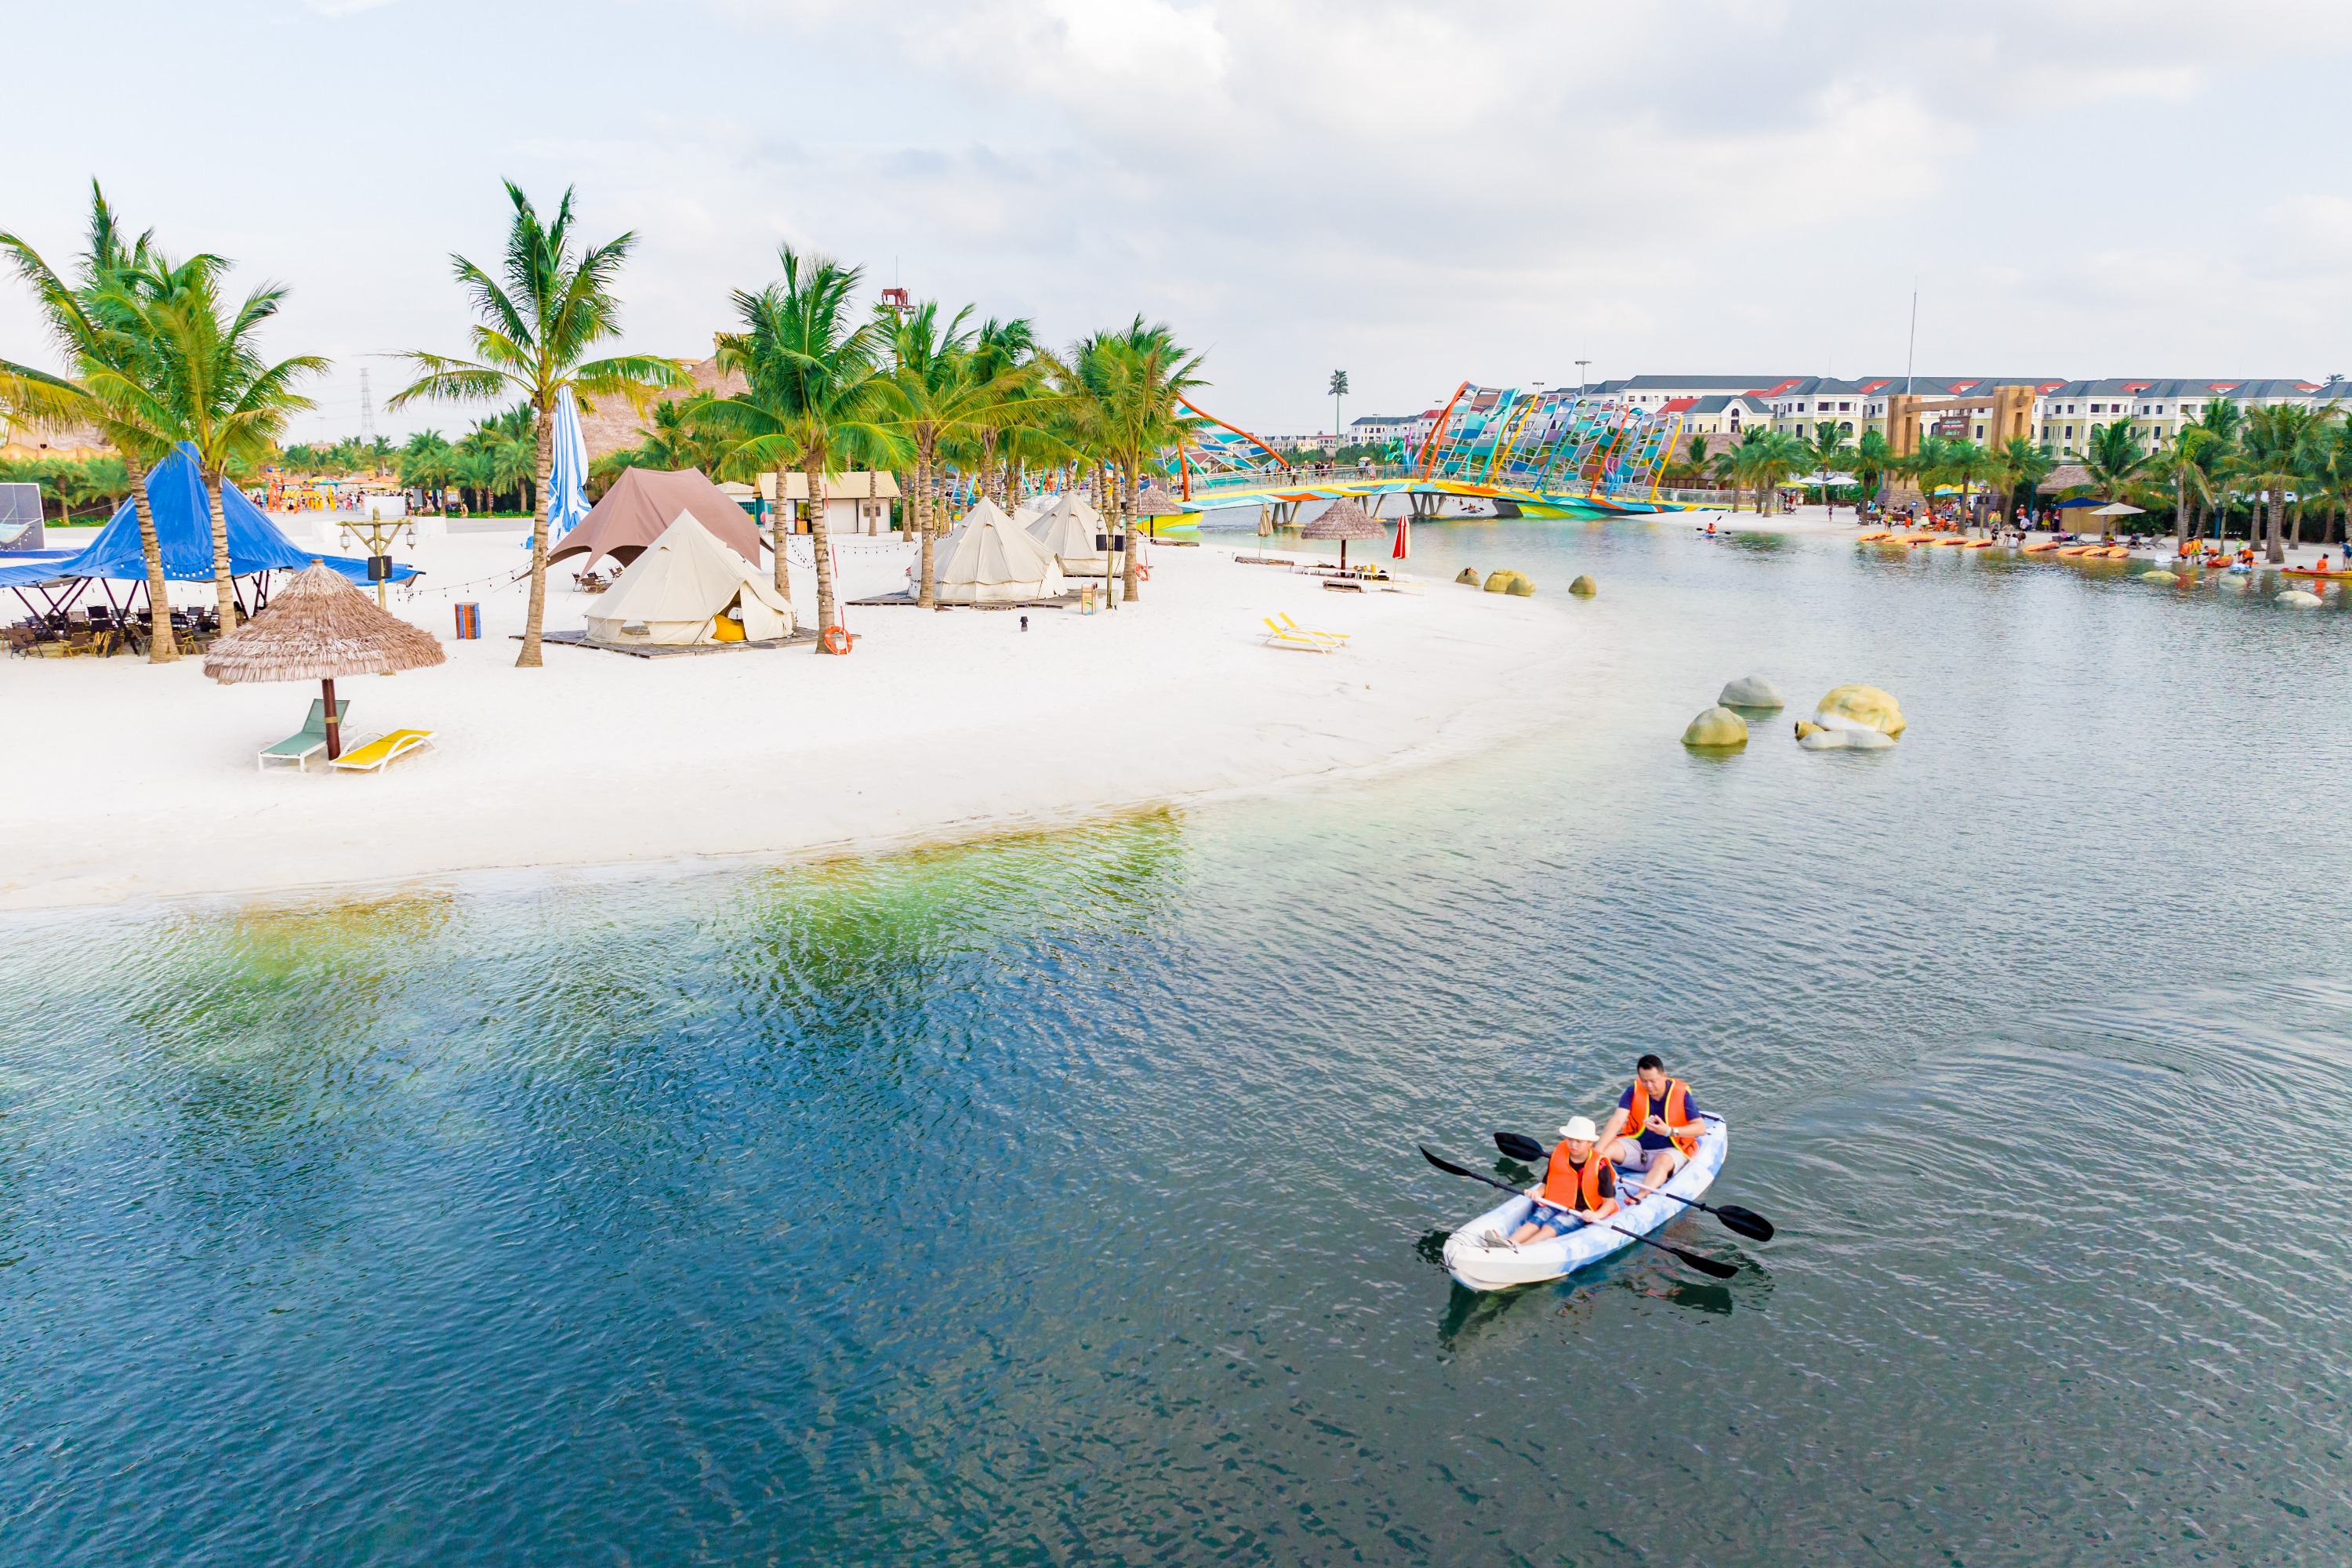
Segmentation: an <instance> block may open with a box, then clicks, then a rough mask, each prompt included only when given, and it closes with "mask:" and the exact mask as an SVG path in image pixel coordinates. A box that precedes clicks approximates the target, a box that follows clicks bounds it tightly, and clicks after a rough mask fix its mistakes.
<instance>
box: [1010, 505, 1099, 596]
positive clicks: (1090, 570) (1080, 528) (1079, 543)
mask: <svg viewBox="0 0 2352 1568" xmlns="http://www.w3.org/2000/svg"><path fill="white" fill-rule="evenodd" d="M1102 525H1103V524H1102V513H1100V512H1098V511H1097V510H1095V509H1094V508H1093V507H1092V506H1091V505H1089V504H1087V498H1086V497H1084V496H1082V495H1076V494H1074V493H1071V492H1067V491H1065V492H1064V493H1063V495H1062V497H1061V499H1060V500H1056V501H1055V503H1054V504H1053V505H1052V506H1051V507H1049V508H1047V509H1046V510H1045V515H1044V516H1042V517H1040V518H1038V519H1037V521H1034V522H1033V523H1031V524H1030V525H1029V537H1030V538H1032V539H1034V540H1035V541H1036V542H1037V543H1038V545H1039V547H1040V548H1042V549H1044V550H1046V551H1048V552H1051V553H1052V555H1053V557H1054V559H1055V560H1056V561H1059V562H1060V563H1062V570H1063V571H1064V572H1066V573H1068V574H1070V575H1071V576H1073V577H1107V576H1108V575H1109V574H1110V552H1108V551H1107V550H1097V549H1096V548H1095V539H1096V537H1097V535H1098V534H1100V533H1101V532H1102Z"/></svg>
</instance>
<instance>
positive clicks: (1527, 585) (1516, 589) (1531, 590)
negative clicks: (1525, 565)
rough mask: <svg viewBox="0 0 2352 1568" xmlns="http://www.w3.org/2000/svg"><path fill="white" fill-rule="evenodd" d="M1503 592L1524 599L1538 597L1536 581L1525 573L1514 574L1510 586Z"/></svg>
mask: <svg viewBox="0 0 2352 1568" xmlns="http://www.w3.org/2000/svg"><path fill="white" fill-rule="evenodd" d="M1503 592H1504V593H1506V594H1511V595H1517V597H1519V598H1522V599H1532V598H1534V597H1535V596H1536V580H1535V579H1534V578H1532V577H1530V576H1528V574H1526V573H1524V572H1514V573H1512V574H1511V582H1510V586H1508V587H1507V588H1505V589H1504V590H1503Z"/></svg>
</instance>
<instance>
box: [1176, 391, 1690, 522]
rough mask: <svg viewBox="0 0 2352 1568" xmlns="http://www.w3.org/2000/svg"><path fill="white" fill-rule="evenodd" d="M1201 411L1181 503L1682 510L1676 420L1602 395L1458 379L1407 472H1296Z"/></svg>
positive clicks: (1188, 441) (1180, 470) (1282, 517)
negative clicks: (1463, 502)
mask: <svg viewBox="0 0 2352 1568" xmlns="http://www.w3.org/2000/svg"><path fill="white" fill-rule="evenodd" d="M1184 406H1185V407H1186V408H1187V409H1190V410H1191V411H1192V414H1193V415H1195V416H1197V418H1196V420H1195V422H1194V426H1193V428H1192V429H1191V430H1190V431H1188V432H1187V433H1186V435H1185V437H1184V438H1183V440H1182V442H1181V444H1180V445H1179V447H1177V449H1176V451H1175V452H1174V453H1172V454H1171V455H1170V457H1169V459H1168V466H1169V468H1170V477H1171V478H1173V479H1178V480H1179V482H1180V488H1181V494H1182V501H1181V504H1182V505H1183V506H1184V508H1185V510H1188V511H1193V512H1200V511H1211V510H1221V509H1223V508H1226V507H1234V506H1249V505H1252V504H1258V505H1265V506H1270V507H1272V508H1274V509H1275V510H1276V521H1277V522H1278V523H1279V522H1286V521H1289V515H1290V514H1291V513H1293V512H1295V511H1296V510H1297V505H1298V503H1300V502H1302V501H1307V500H1336V499H1337V498H1339V497H1340V496H1359V497H1362V496H1375V497H1376V496H1382V495H1398V494H1401V495H1403V496H1404V497H1405V498H1406V500H1407V505H1408V507H1409V508H1410V510H1411V514H1412V516H1415V517H1427V516H1432V515H1434V514H1435V513H1436V511H1437V510H1438V509H1439V508H1440V507H1442V506H1443V505H1444V501H1445V498H1446V497H1448V496H1463V497H1475V498H1478V499H1482V500H1491V501H1494V502H1495V503H1496V510H1516V511H1517V512H1519V513H1520V514H1522V515H1526V516H1535V517H1590V516H1595V515H1601V516H1606V515H1612V514H1637V513H1651V512H1664V511H1679V510H1684V509H1683V505H1682V503H1680V502H1676V501H1671V500H1659V499H1658V484H1659V480H1660V479H1662V478H1663V477H1664V473H1665V468H1666V465H1667V463H1668V462H1669V461H1671V460H1672V458H1673V457H1674V453H1675V442H1676V440H1677V439H1678V438H1679V437H1681V435H1682V429H1683V417H1682V416H1681V415H1680V414H1679V413H1667V412H1664V411H1663V410H1653V409H1647V408H1643V407H1640V406H1638V405H1634V404H1632V403H1630V402H1628V401H1626V400H1625V399H1623V398H1622V397H1617V396H1612V395H1601V394H1595V393H1589V392H1582V391H1570V390H1567V389H1556V390H1549V391H1547V390H1542V389H1536V390H1527V389H1522V388H1518V387H1492V386H1478V385H1475V384H1472V383H1470V382H1466V381H1465V382H1464V383H1463V384H1462V385H1461V386H1460V388H1459V389H1457V390H1456V391H1455V392H1454V395H1453V397H1452V398H1450V399H1448V400H1447V402H1446V404H1445V407H1444V411H1443V412H1442V413H1441V414H1440V416H1439V417H1438V420H1437V423H1436V425H1435V426H1434V427H1433V429H1432V430H1431V431H1430V434H1429V437H1428V439H1427V440H1425V441H1423V443H1422V444H1421V446H1420V447H1417V448H1416V449H1414V450H1413V451H1412V453H1410V454H1409V455H1403V456H1405V457H1406V460H1405V462H1404V463H1403V464H1402V465H1401V466H1402V467H1403V468H1404V469H1405V472H1404V473H1402V475H1398V476H1394V477H1382V478H1376V479H1363V478H1360V479H1347V478H1342V477H1341V476H1340V475H1339V474H1337V473H1335V474H1332V475H1330V476H1328V478H1323V479H1307V480H1302V479H1300V478H1299V476H1298V475H1297V472H1296V471H1295V470H1293V469H1292V468H1289V467H1288V466H1287V463H1286V459H1285V458H1283V456H1282V454H1281V453H1279V452H1277V451H1276V450H1275V449H1274V448H1273V447H1270V446H1268V445H1267V444H1266V443H1265V442H1264V441H1262V440H1260V439H1259V438H1258V437H1255V436H1253V435H1251V434H1250V433H1249V432H1248V431H1246V430H1244V429H1242V428H1241V427H1240V426H1235V425H1228V424H1226V423H1225V422H1224V421H1223V420H1222V419H1219V418H1217V417H1216V416H1214V415H1212V414H1208V413H1206V412H1204V411H1202V409H1200V408H1198V407H1195V406H1194V405H1192V404H1191V403H1186V404H1185V405H1184Z"/></svg>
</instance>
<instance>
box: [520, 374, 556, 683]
mask: <svg viewBox="0 0 2352 1568" xmlns="http://www.w3.org/2000/svg"><path fill="white" fill-rule="evenodd" d="M537 446H538V448H539V450H538V454H537V460H536V461H535V463H534V464H533V467H535V468H537V469H538V471H539V485H538V489H539V495H538V497H537V499H536V500H535V501H534V502H533V504H532V506H531V510H530V609H529V611H528V612H527V616H526V618H525V620H524V621H523V626H522V652H521V653H520V654H519V655H517V656H516V658H515V668H517V669H537V668H540V665H541V662H542V661H541V654H540V648H541V633H543V632H544V631H545V629H546V626H547V480H548V476H549V475H550V474H551V473H553V472H554V471H555V409H554V405H553V403H552V401H550V402H549V403H547V404H546V405H543V406H541V409H540V411H539V437H538V441H537Z"/></svg>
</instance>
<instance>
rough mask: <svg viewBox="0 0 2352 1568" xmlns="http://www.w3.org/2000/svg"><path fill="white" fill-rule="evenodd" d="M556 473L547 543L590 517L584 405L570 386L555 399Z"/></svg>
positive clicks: (550, 491) (551, 489) (549, 497)
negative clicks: (582, 430)
mask: <svg viewBox="0 0 2352 1568" xmlns="http://www.w3.org/2000/svg"><path fill="white" fill-rule="evenodd" d="M554 437H555V453H554V457H555V463H554V470H555V471H554V473H553V474H552V475H551V477H550V478H549V479H548V481H547V542H548V544H549V545H550V546H552V545H553V544H554V543H555V542H556V541H557V540H559V539H561V538H562V537H563V536H564V535H565V534H567V533H569V532H571V531H572V530H573V529H575V528H577V527H579V526H580V520H581V519H582V518H583V517H586V516H587V515H588V491H587V489H586V486H587V483H588V443H587V441H586V439H585V438H583V437H582V436H581V434H580V405H579V404H578V403H577V402H576V401H574V400H573V398H572V388H571V386H570V384H565V386H564V387H563V389H562V391H560V392H558V393H557V394H556V395H555V433H554Z"/></svg>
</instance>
